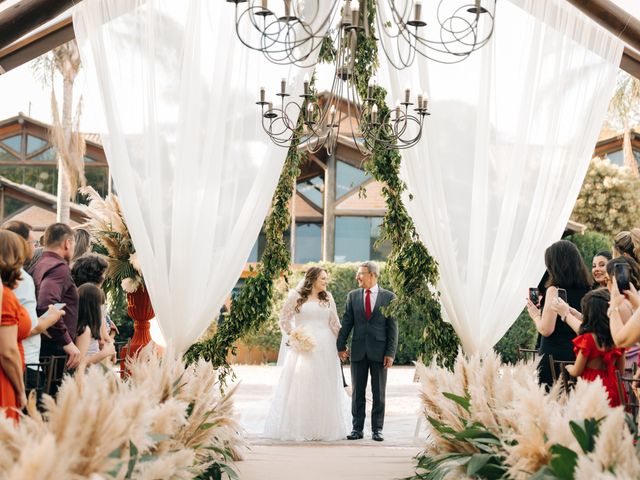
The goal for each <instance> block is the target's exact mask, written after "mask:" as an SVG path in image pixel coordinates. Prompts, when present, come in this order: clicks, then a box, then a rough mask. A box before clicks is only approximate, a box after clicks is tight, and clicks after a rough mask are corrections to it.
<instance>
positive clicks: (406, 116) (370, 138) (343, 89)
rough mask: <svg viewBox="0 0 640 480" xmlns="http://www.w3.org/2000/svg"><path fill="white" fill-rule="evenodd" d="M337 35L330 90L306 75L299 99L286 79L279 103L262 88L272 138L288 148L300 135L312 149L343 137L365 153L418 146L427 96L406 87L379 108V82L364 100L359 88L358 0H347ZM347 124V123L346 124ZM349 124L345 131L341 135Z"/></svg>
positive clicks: (264, 118) (329, 147) (264, 113)
mask: <svg viewBox="0 0 640 480" xmlns="http://www.w3.org/2000/svg"><path fill="white" fill-rule="evenodd" d="M346 7H347V8H345V9H343V12H342V17H341V19H340V21H339V25H338V28H337V29H336V30H335V35H334V37H333V38H332V39H331V41H332V42H333V46H334V48H335V52H336V54H335V60H334V61H335V69H334V75H333V81H332V86H331V90H330V91H328V92H324V93H320V94H318V92H316V91H315V90H314V88H313V87H312V83H311V82H310V81H309V79H308V78H305V80H304V85H303V93H302V95H300V98H299V99H298V100H293V99H289V98H288V97H290V96H291V95H290V94H289V93H288V92H287V82H286V80H285V79H283V80H282V81H281V83H280V91H279V93H276V96H277V97H279V99H278V100H276V102H275V103H274V102H272V101H269V100H267V98H266V91H265V89H264V87H262V88H261V89H260V96H259V100H258V101H257V102H256V103H257V104H258V105H260V107H261V109H262V127H263V129H264V131H265V132H266V133H267V134H268V135H269V137H270V138H271V139H272V140H273V142H274V143H276V144H277V145H280V146H284V147H288V146H289V145H290V143H291V141H292V140H294V139H297V140H298V141H299V142H300V143H301V144H302V145H304V146H305V147H306V149H307V150H308V151H310V152H313V153H315V152H317V151H318V150H320V149H322V148H325V149H326V150H327V153H329V154H332V153H333V152H334V151H335V148H336V144H337V141H338V139H339V138H340V137H343V138H346V139H348V140H350V143H352V145H354V146H355V147H356V148H357V149H358V151H359V152H360V153H361V154H362V155H365V156H367V155H369V154H370V153H371V151H372V150H373V148H374V146H375V145H377V146H382V147H383V148H394V149H402V148H408V147H411V146H413V145H415V144H416V143H417V142H418V141H419V140H420V138H421V136H422V128H423V125H424V118H425V117H426V116H427V115H429V113H428V111H427V108H428V101H427V98H426V96H424V95H423V94H418V95H417V96H416V101H415V103H414V102H412V98H411V91H410V89H406V90H405V92H404V99H403V101H401V102H398V105H396V107H395V108H394V109H390V110H388V109H386V107H383V108H384V111H379V109H378V105H377V104H376V103H375V100H374V92H375V88H376V85H375V81H374V80H371V81H370V82H369V85H368V87H367V95H366V98H365V99H364V101H361V98H360V95H359V94H358V90H357V84H358V79H357V73H356V68H355V61H356V58H355V56H356V47H357V35H358V31H361V30H362V29H363V28H364V27H363V26H362V22H360V16H361V14H362V13H364V12H360V11H359V10H358V5H357V3H353V4H351V2H349V1H347V2H346ZM345 124H346V125H345ZM345 128H346V129H347V130H348V133H347V134H344V133H343V134H341V131H342V132H344V130H345Z"/></svg>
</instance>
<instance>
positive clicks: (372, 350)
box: [337, 287, 398, 362]
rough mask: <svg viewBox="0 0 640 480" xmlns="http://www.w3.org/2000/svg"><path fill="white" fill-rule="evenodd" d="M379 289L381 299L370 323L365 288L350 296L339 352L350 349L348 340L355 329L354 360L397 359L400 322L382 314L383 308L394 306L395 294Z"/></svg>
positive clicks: (353, 339) (352, 345) (379, 298)
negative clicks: (392, 302) (365, 302)
mask: <svg viewBox="0 0 640 480" xmlns="http://www.w3.org/2000/svg"><path fill="white" fill-rule="evenodd" d="M378 288H379V290H378V297H377V298H376V304H375V306H374V307H373V310H372V311H371V318H370V319H369V320H367V316H366V314H365V310H364V289H363V288H358V289H356V290H352V291H350V292H349V295H348V296H347V306H346V307H345V310H344V316H343V317H342V328H340V332H339V333H338V340H337V347H338V351H339V352H342V351H344V350H345V349H346V344H347V338H348V337H349V333H351V330H353V336H352V338H351V361H354V362H357V361H360V360H362V359H363V358H364V357H365V355H366V356H367V358H368V359H369V360H371V361H374V362H382V361H383V360H384V358H383V357H392V358H395V355H396V349H397V347H398V323H397V322H396V321H395V320H394V319H393V318H390V317H386V316H384V315H383V314H382V312H381V311H380V308H381V307H386V306H387V305H389V304H390V303H391V301H392V300H393V299H394V298H395V295H394V294H393V293H392V292H390V291H389V290H385V289H384V288H380V287H378Z"/></svg>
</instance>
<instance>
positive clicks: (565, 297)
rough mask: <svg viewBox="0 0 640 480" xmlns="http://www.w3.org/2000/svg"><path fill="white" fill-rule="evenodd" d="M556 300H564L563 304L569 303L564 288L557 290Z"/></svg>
mask: <svg viewBox="0 0 640 480" xmlns="http://www.w3.org/2000/svg"><path fill="white" fill-rule="evenodd" d="M558 298H561V299H562V300H564V303H569V301H568V300H567V291H566V290H565V289H564V288H559V289H558Z"/></svg>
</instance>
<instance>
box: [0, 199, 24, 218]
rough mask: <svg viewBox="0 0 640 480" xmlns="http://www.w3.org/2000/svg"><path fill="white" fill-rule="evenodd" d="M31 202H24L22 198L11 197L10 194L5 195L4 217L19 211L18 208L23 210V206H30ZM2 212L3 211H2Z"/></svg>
mask: <svg viewBox="0 0 640 480" xmlns="http://www.w3.org/2000/svg"><path fill="white" fill-rule="evenodd" d="M28 206H29V204H28V203H26V202H23V201H22V200H18V199H17V198H13V197H10V196H9V195H5V197H4V218H7V217H8V216H10V215H13V214H14V213H16V212H18V210H22V209H23V208H26V207H28ZM0 214H2V212H0Z"/></svg>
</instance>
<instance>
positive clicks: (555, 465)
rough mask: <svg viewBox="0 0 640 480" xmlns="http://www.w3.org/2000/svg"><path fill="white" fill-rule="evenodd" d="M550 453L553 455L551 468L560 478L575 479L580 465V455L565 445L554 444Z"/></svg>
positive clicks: (550, 463)
mask: <svg viewBox="0 0 640 480" xmlns="http://www.w3.org/2000/svg"><path fill="white" fill-rule="evenodd" d="M549 451H550V452H551V454H552V457H551V461H550V462H549V466H550V467H551V470H552V471H553V473H554V474H555V475H556V476H557V477H558V478H568V479H572V478H573V471H574V470H575V468H576V465H577V463H578V454H577V453H576V452H574V451H573V450H571V449H570V448H567V447H565V446H564V445H559V444H554V445H552V446H551V448H550V449H549Z"/></svg>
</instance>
